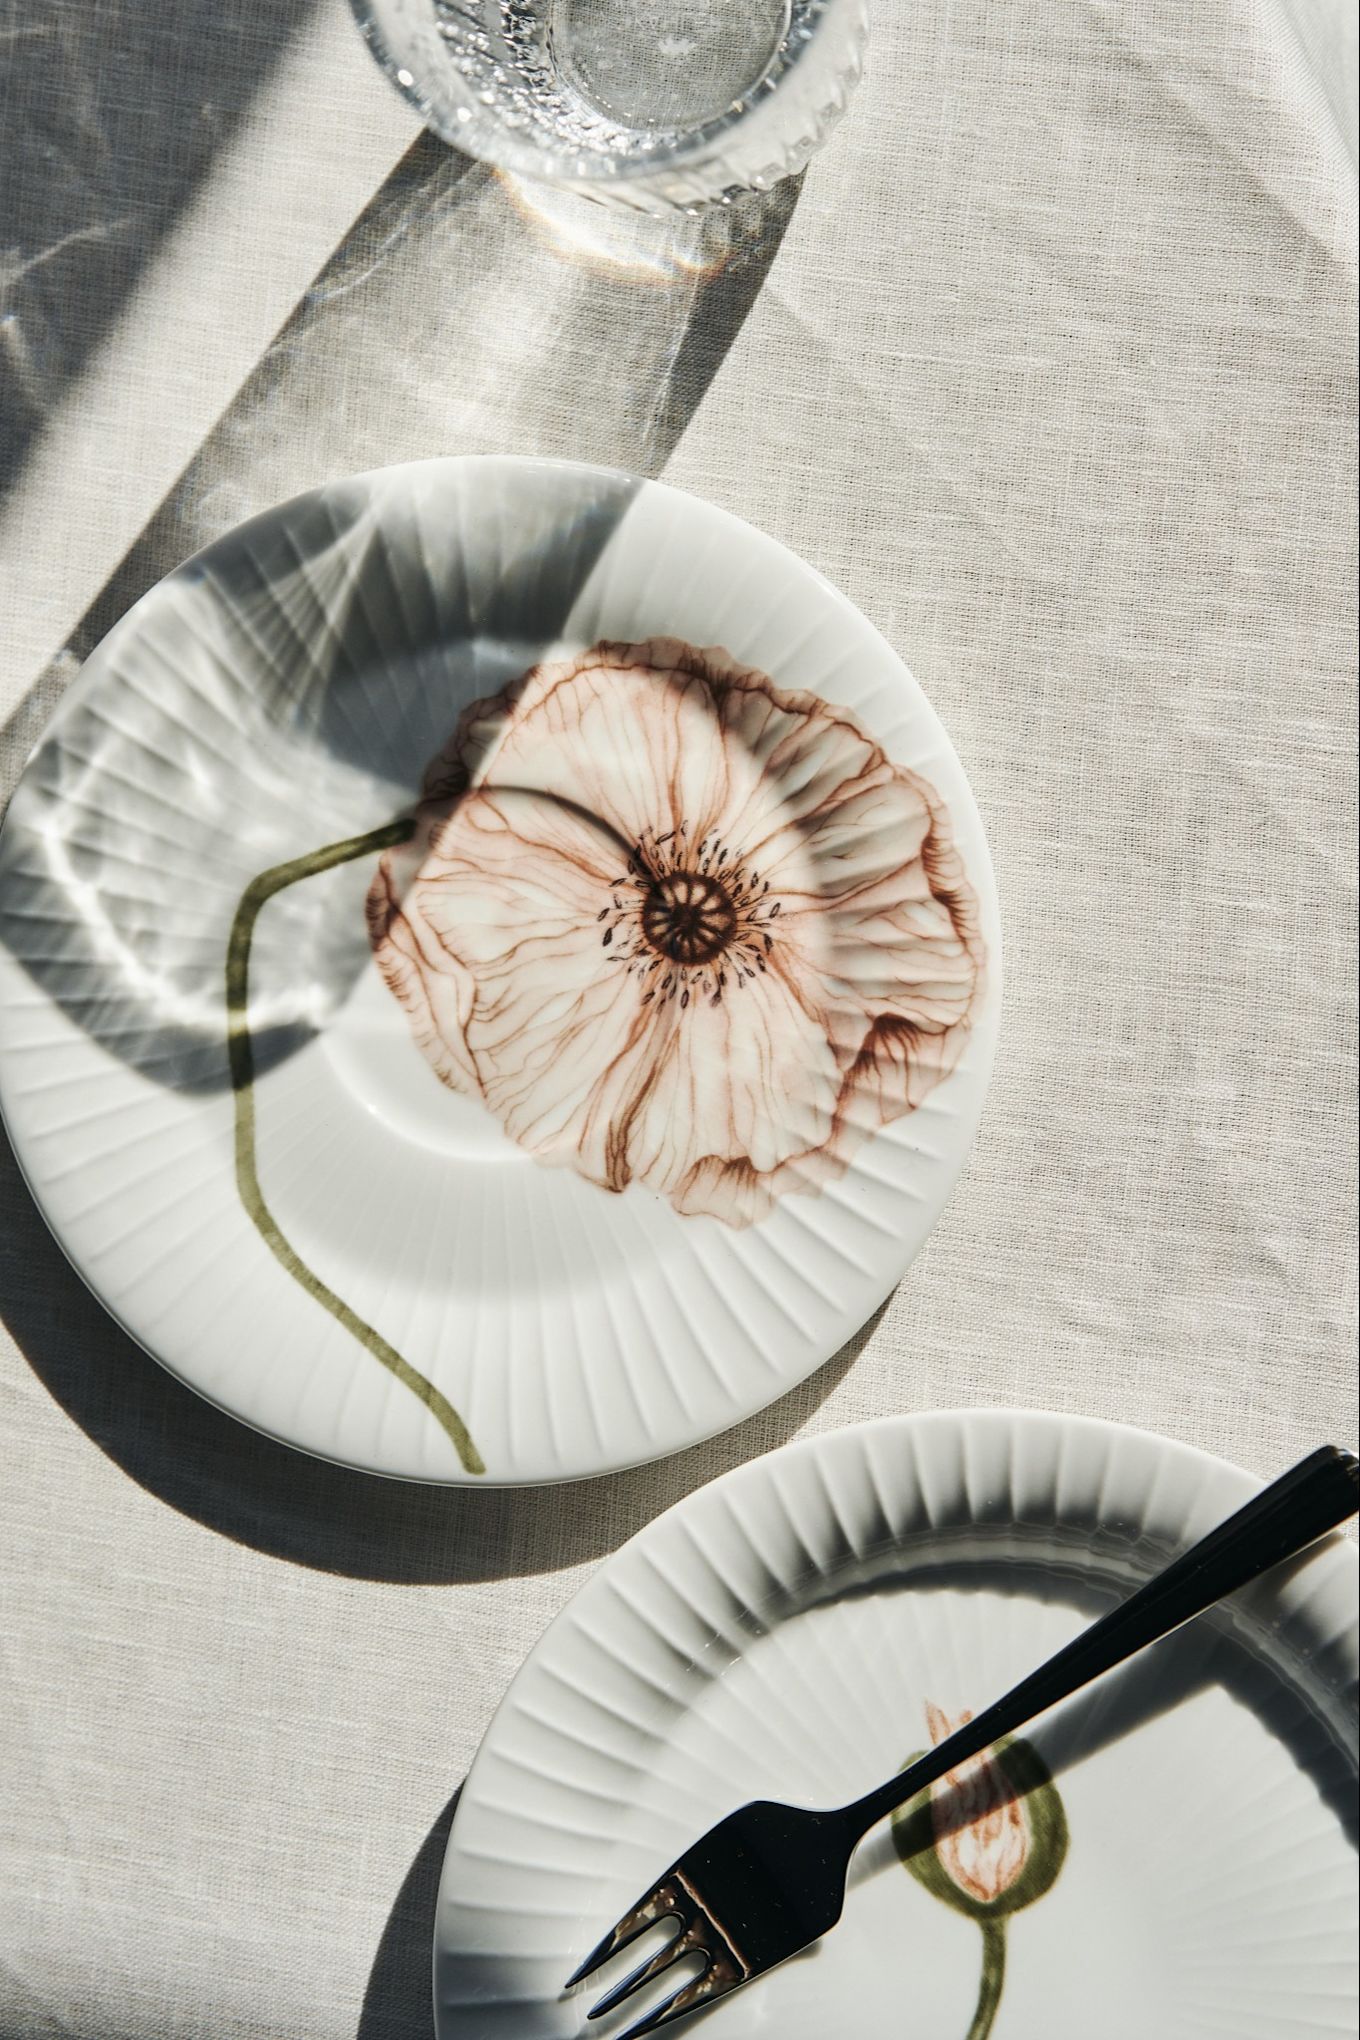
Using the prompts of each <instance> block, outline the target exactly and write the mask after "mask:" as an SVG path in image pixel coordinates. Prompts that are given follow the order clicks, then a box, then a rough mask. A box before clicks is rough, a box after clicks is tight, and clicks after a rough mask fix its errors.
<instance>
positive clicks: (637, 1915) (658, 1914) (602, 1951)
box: [562, 1891, 677, 1990]
mask: <svg viewBox="0 0 1360 2040" xmlns="http://www.w3.org/2000/svg"><path fill="white" fill-rule="evenodd" d="M664 1896H665V1894H664V1893H663V1892H661V1891H649V1892H648V1894H647V1896H646V1897H645V1898H643V1899H639V1900H638V1903H637V1904H636V1905H635V1906H634V1907H633V1909H632V1911H631V1912H626V1913H625V1914H624V1916H623V1918H622V1919H621V1920H620V1921H619V1923H618V1925H617V1926H613V1927H611V1928H610V1929H609V1932H608V1933H607V1934H606V1935H605V1937H604V1939H603V1940H602V1941H599V1942H597V1943H596V1945H595V1946H594V1947H593V1948H592V1949H591V1951H590V1953H589V1955H587V1957H586V1959H585V1961H584V1962H583V1963H582V1964H581V1966H580V1968H579V1969H573V1970H572V1972H571V1975H570V1976H569V1977H568V1978H567V1980H566V1982H565V1984H564V1985H563V1986H562V1988H563V1989H564V1990H574V1989H575V1988H576V1985H577V1984H578V1983H580V1982H581V1981H582V1980H583V1979H584V1978H585V1977H587V1976H589V1975H590V1973H591V1971H592V1970H593V1969H598V1968H599V1967H600V1965H601V1963H603V1962H608V1960H609V1958H610V1956H611V1955H618V1954H621V1953H622V1951H623V1950H624V1949H625V1948H626V1947H627V1946H628V1945H629V1943H630V1942H632V1941H636V1939H637V1937H638V1935H639V1934H642V1933H645V1932H646V1930H647V1928H648V1927H654V1926H655V1925H656V1924H657V1922H658V1921H659V1920H669V1919H674V1918H676V1917H677V1909H676V1907H675V1906H674V1905H672V1904H666V1903H664V1902H663V1900H664Z"/></svg>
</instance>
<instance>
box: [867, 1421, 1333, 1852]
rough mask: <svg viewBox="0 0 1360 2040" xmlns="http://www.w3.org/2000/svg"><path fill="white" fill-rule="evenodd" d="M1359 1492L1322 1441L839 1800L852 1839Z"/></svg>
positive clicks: (1263, 1568) (1261, 1566) (1219, 1593)
mask: <svg viewBox="0 0 1360 2040" xmlns="http://www.w3.org/2000/svg"><path fill="white" fill-rule="evenodd" d="M1358 1501H1360V1463H1358V1462H1357V1461H1356V1459H1355V1458H1354V1456H1353V1455H1352V1454H1351V1453H1349V1452H1343V1451H1341V1450H1340V1449H1339V1447H1337V1446H1335V1445H1322V1446H1319V1448H1318V1450H1317V1451H1316V1452H1310V1453H1309V1455H1308V1457H1307V1458H1306V1459H1301V1460H1300V1461H1299V1463H1298V1465H1297V1466H1294V1467H1291V1468H1290V1470H1289V1472H1288V1473H1284V1474H1281V1476H1280V1478H1279V1479H1278V1480H1275V1481H1272V1482H1271V1484H1270V1486H1269V1487H1267V1488H1263V1489H1262V1490H1261V1492H1260V1494H1259V1495H1255V1496H1253V1498H1252V1500H1251V1501H1249V1502H1248V1503H1247V1504H1246V1505H1245V1507H1243V1508H1241V1509H1239V1510H1238V1511H1237V1512H1236V1514H1235V1515H1232V1516H1229V1517H1228V1518H1227V1520H1226V1522H1223V1523H1220V1524H1219V1526H1218V1528H1217V1529H1216V1530H1211V1531H1210V1532H1209V1534H1208V1536H1207V1537H1202V1538H1201V1539H1200V1541H1199V1543H1198V1544H1192V1545H1191V1547H1190V1549H1189V1550H1188V1551H1187V1552H1184V1553H1183V1554H1182V1555H1181V1557H1180V1558H1177V1559H1174V1560H1173V1561H1172V1563H1171V1564H1170V1565H1169V1566H1167V1567H1166V1568H1165V1570H1164V1571H1162V1572H1159V1573H1158V1574H1157V1575H1156V1577H1155V1578H1154V1579H1151V1580H1149V1581H1148V1582H1147V1584H1146V1586H1143V1587H1140V1588H1139V1589H1138V1591H1137V1592H1136V1593H1135V1594H1131V1595H1130V1596H1129V1598H1128V1600H1127V1601H1123V1602H1121V1603H1120V1605H1119V1607H1117V1608H1114V1609H1112V1610H1111V1611H1110V1613H1109V1614H1108V1615H1103V1616H1102V1617H1101V1618H1100V1620H1099V1621H1098V1622H1093V1623H1092V1625H1091V1627H1090V1628H1089V1629H1084V1630H1083V1631H1082V1632H1081V1634H1080V1636H1076V1637H1074V1638H1073V1640H1072V1641H1071V1643H1069V1644H1066V1645H1064V1647H1063V1649H1062V1650H1060V1651H1058V1652H1057V1654H1056V1655H1055V1656H1054V1657H1051V1658H1049V1659H1048V1661H1047V1662H1046V1663H1045V1664H1042V1665H1040V1666H1039V1668H1038V1670H1037V1671H1034V1672H1031V1673H1030V1674H1029V1676H1028V1678H1025V1679H1022V1680H1021V1681H1020V1684H1019V1685H1018V1686H1013V1687H1012V1688H1011V1690H1010V1692H1009V1693H1006V1694H1003V1695H1002V1697H1001V1699H1000V1700H997V1701H996V1702H994V1704H993V1705H992V1706H990V1707H988V1708H986V1709H985V1710H984V1711H983V1712H982V1713H981V1714H979V1715H977V1716H976V1717H975V1718H974V1719H973V1720H972V1721H969V1722H966V1723H965V1724H964V1726H963V1727H962V1728H960V1729H957V1730H956V1731H955V1733H954V1734H953V1735H951V1736H949V1737H947V1738H946V1740H945V1741H944V1742H942V1743H940V1744H938V1745H937V1746H936V1748H934V1749H933V1750H929V1751H927V1753H926V1755H925V1756H923V1757H922V1758H920V1759H919V1761H918V1762H917V1763H915V1764H912V1765H911V1766H910V1767H909V1768H908V1769H907V1770H905V1771H901V1772H899V1773H898V1775H897V1776H896V1777H895V1778H889V1779H888V1781H887V1783H886V1784H884V1785H880V1786H879V1787H878V1788H877V1789H876V1790H875V1791H873V1792H869V1793H866V1794H865V1796H864V1798H863V1799H857V1800H855V1801H854V1802H853V1804H852V1805H850V1806H847V1807H846V1808H844V1817H845V1820H846V1822H847V1826H848V1829H849V1832H850V1833H851V1834H852V1835H853V1836H854V1838H855V1839H856V1840H858V1839H859V1837H860V1836H861V1835H863V1834H864V1833H866V1832H867V1830H868V1829H869V1828H871V1827H873V1826H874V1824H875V1822H877V1821H880V1820H882V1819H883V1818H884V1816H885V1815H886V1814H889V1813H891V1812H892V1811H893V1809H894V1808H895V1807H898V1806H901V1805H903V1804H904V1803H905V1802H906V1801H907V1800H908V1799H914V1798H915V1796H916V1794H917V1793H918V1792H921V1791H923V1790H924V1789H925V1787H926V1786H927V1785H931V1784H933V1783H934V1782H935V1780H936V1779H937V1778H941V1777H943V1776H944V1774H945V1772H946V1771H951V1770H953V1769H954V1768H955V1767H956V1766H957V1765H959V1764H961V1763H963V1762H965V1761H966V1759H967V1758H969V1757H972V1756H976V1755H977V1753H978V1752H979V1751H980V1750H985V1749H988V1748H990V1746H991V1745H992V1744H993V1743H994V1742H996V1741H998V1740H999V1738H1000V1737H1002V1736H1003V1735H1010V1734H1011V1733H1012V1732H1013V1731H1014V1730H1015V1729H1017V1728H1022V1727H1023V1726H1024V1725H1025V1723H1026V1722H1029V1721H1032V1720H1033V1719H1034V1717H1035V1716H1036V1715H1037V1714H1043V1713H1044V1712H1045V1711H1046V1710H1047V1709H1048V1708H1050V1707H1054V1706H1056V1705H1057V1703H1058V1702H1059V1701H1060V1700H1066V1699H1067V1698H1068V1696H1069V1695H1070V1694H1072V1693H1076V1692H1079V1691H1080V1690H1081V1688H1082V1687H1083V1686H1085V1685H1089V1683H1090V1681H1091V1680H1092V1679H1098V1678H1099V1677H1100V1675H1101V1673H1102V1672H1108V1671H1110V1670H1112V1669H1113V1667H1114V1666H1115V1665H1118V1664H1122V1663H1123V1661H1124V1660H1125V1658H1129V1657H1132V1656H1133V1655H1134V1653H1135V1652H1136V1651H1140V1650H1143V1649H1145V1648H1146V1647H1147V1645H1148V1644H1150V1643H1156V1642H1157V1641H1158V1639H1159V1638H1160V1637H1163V1636H1169V1635H1170V1634H1171V1632H1172V1630H1174V1629H1179V1628H1180V1627H1181V1625H1182V1624H1183V1623H1185V1622H1189V1621H1190V1620H1191V1619H1192V1618H1193V1617H1194V1616H1196V1615H1199V1614H1202V1613H1203V1611H1204V1610H1205V1609H1206V1608H1211V1607H1212V1606H1213V1605H1214V1603H1215V1602H1216V1601H1221V1600H1222V1599H1223V1597H1224V1596H1225V1595H1226V1594H1231V1593H1232V1592H1233V1590H1234V1588H1236V1587H1244V1586H1246V1585H1247V1583H1248V1582H1249V1581H1250V1580H1254V1579H1256V1578H1257V1577H1258V1576H1259V1575H1260V1574H1261V1573H1263V1572H1268V1571H1269V1569H1270V1567H1271V1566H1273V1565H1278V1564H1279V1563H1280V1562H1281V1561H1282V1560H1283V1559H1286V1558H1292V1557H1293V1556H1294V1554H1295V1553H1296V1552H1298V1551H1302V1550H1304V1549H1305V1548H1306V1547H1307V1546H1308V1545H1310V1544H1312V1543H1313V1542H1314V1541H1315V1540H1316V1539H1317V1538H1319V1537H1321V1536H1323V1535H1324V1534H1325V1532H1327V1531H1328V1530H1333V1529H1335V1528H1336V1526H1337V1524H1338V1523H1344V1522H1345V1521H1346V1519H1347V1517H1349V1516H1352V1515H1354V1513H1355V1510H1356V1506H1357V1502H1358Z"/></svg>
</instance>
